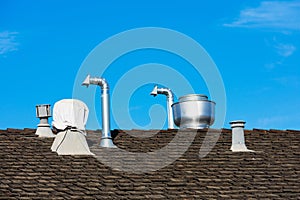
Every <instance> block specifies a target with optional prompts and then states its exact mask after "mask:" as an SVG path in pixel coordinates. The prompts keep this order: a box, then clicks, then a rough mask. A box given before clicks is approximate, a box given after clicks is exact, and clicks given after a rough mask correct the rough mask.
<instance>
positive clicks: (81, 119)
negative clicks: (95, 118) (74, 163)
mask: <svg viewBox="0 0 300 200" xmlns="http://www.w3.org/2000/svg"><path fill="white" fill-rule="evenodd" d="M88 114H89V109H88V107H87V106H86V105H85V103H83V102H82V101H79V100H76V99H63V100H60V101H58V102H56V103H55V104H54V107H53V121H52V125H53V126H54V127H55V128H57V129H60V130H64V129H65V128H67V127H68V126H71V127H72V128H71V129H67V130H64V131H60V132H59V133H58V134H57V135H56V137H55V140H54V141H53V144H52V146H51V150H52V151H55V152H57V153H58V154H59V155H93V153H91V152H90V149H89V146H88V144H87V141H86V138H85V135H86V133H85V124H86V122H87V118H88Z"/></svg>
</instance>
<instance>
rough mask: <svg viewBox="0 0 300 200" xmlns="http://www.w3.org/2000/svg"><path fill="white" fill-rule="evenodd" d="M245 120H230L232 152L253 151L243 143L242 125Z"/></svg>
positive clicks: (243, 125)
mask: <svg viewBox="0 0 300 200" xmlns="http://www.w3.org/2000/svg"><path fill="white" fill-rule="evenodd" d="M245 123H246V122H245V121H242V120H236V121H231V122H230V125H231V128H232V144H231V148H230V150H231V151H233V152H254V151H252V150H249V149H247V147H246V144H245V136H244V127H245Z"/></svg>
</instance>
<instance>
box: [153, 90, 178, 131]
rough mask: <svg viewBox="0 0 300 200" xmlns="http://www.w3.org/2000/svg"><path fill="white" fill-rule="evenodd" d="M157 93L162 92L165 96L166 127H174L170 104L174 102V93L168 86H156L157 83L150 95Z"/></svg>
mask: <svg viewBox="0 0 300 200" xmlns="http://www.w3.org/2000/svg"><path fill="white" fill-rule="evenodd" d="M158 94H163V95H166V96H167V111H168V129H174V128H175V125H174V119H173V112H172V104H173V103H174V95H173V92H172V90H171V89H169V88H158V87H157V85H156V86H155V87H154V88H153V90H152V92H151V93H150V95H153V96H154V97H155V96H156V95H158Z"/></svg>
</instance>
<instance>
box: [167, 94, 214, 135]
mask: <svg viewBox="0 0 300 200" xmlns="http://www.w3.org/2000/svg"><path fill="white" fill-rule="evenodd" d="M215 105H216V103H215V102H213V101H209V100H208V99H207V96H205V95H198V94H191V95H186V96H183V97H180V98H179V102H177V103H174V104H173V105H172V110H173V116H174V123H175V124H176V126H178V127H180V128H192V129H203V128H208V127H209V126H211V125H212V124H213V123H214V121H215Z"/></svg>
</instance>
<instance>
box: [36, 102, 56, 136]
mask: <svg viewBox="0 0 300 200" xmlns="http://www.w3.org/2000/svg"><path fill="white" fill-rule="evenodd" d="M36 117H37V118H40V123H39V124H38V128H37V129H36V132H35V134H36V135H38V136H39V137H55V135H54V134H53V133H52V131H51V129H50V124H49V123H48V118H49V117H51V110H50V105H49V104H42V105H37V106H36Z"/></svg>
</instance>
